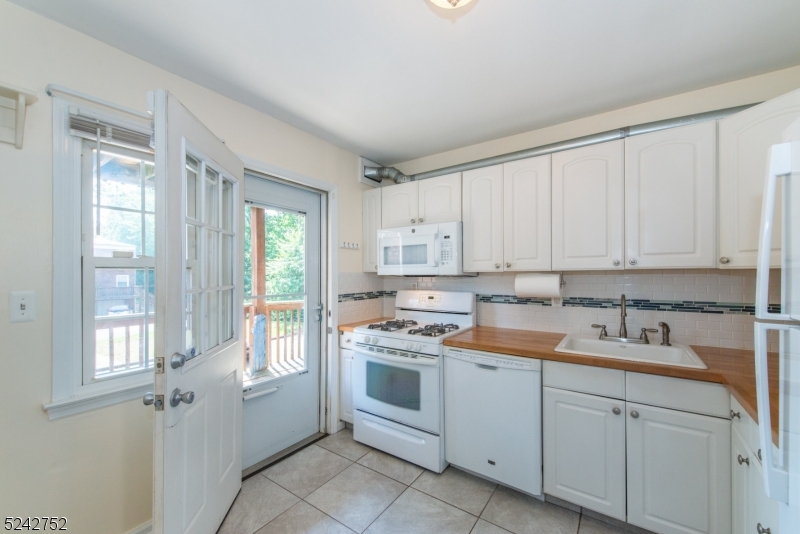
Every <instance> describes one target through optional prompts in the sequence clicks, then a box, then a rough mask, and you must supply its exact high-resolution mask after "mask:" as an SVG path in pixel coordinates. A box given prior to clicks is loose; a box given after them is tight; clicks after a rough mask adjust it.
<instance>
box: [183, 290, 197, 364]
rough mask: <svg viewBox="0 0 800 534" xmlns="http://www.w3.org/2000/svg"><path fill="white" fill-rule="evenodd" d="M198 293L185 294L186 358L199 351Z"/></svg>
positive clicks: (192, 356)
mask: <svg viewBox="0 0 800 534" xmlns="http://www.w3.org/2000/svg"><path fill="white" fill-rule="evenodd" d="M199 340H200V294H199V293H191V294H189V295H186V352H185V355H186V359H187V360H188V359H191V358H194V357H195V356H197V354H198V353H199V352H200V350H199V349H200V347H199V344H198V342H199Z"/></svg>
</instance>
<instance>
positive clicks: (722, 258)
mask: <svg viewBox="0 0 800 534" xmlns="http://www.w3.org/2000/svg"><path fill="white" fill-rule="evenodd" d="M719 262H720V263H721V264H722V265H728V264H729V263H730V262H731V259H730V258H728V257H726V256H722V257H721V258H720V259H719Z"/></svg>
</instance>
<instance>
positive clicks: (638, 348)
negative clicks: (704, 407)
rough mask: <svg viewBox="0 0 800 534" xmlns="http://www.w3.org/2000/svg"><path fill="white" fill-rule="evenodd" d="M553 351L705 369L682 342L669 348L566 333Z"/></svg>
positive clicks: (697, 357) (704, 365) (701, 361)
mask: <svg viewBox="0 0 800 534" xmlns="http://www.w3.org/2000/svg"><path fill="white" fill-rule="evenodd" d="M555 350H556V352H566V353H569V354H584V355H587V356H598V357H600V358H613V359H615V360H628V361H631V362H644V363H655V364H658V365H673V366H677V367H691V368H693V369H708V368H707V367H706V364H704V363H703V360H701V359H700V357H699V356H698V355H697V353H695V351H693V350H692V349H691V347H688V346H686V345H675V344H673V345H672V346H671V347H665V346H662V345H658V344H650V345H646V344H643V343H642V344H639V343H621V342H617V341H609V340H605V339H598V338H596V337H587V336H577V335H573V334H569V335H568V336H567V337H565V338H564V340H563V341H562V342H561V343H559V344H558V346H557V347H556V349H555Z"/></svg>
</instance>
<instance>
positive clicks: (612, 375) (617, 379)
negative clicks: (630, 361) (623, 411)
mask: <svg viewBox="0 0 800 534" xmlns="http://www.w3.org/2000/svg"><path fill="white" fill-rule="evenodd" d="M542 381H543V383H544V385H545V386H548V387H551V388H556V389H566V390H568V391H577V392H578V393H588V394H590V395H600V396H601V397H610V398H612V399H625V371H620V370H618V369H605V368H603V367H592V366H590V365H577V364H574V363H562V362H552V361H544V362H543V365H542Z"/></svg>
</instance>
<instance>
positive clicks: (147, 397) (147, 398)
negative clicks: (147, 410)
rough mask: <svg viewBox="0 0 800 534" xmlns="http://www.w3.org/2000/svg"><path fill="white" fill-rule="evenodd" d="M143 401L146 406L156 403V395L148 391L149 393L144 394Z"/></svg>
mask: <svg viewBox="0 0 800 534" xmlns="http://www.w3.org/2000/svg"><path fill="white" fill-rule="evenodd" d="M142 402H143V403H144V405H145V406H150V405H151V404H155V402H156V396H155V395H154V394H153V392H152V391H148V392H147V393H145V394H144V397H143V398H142Z"/></svg>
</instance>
